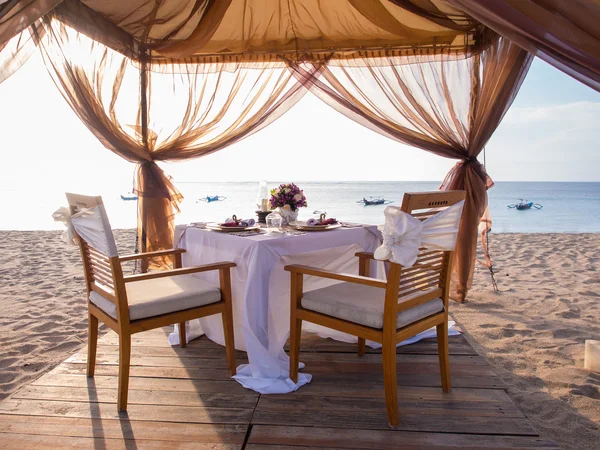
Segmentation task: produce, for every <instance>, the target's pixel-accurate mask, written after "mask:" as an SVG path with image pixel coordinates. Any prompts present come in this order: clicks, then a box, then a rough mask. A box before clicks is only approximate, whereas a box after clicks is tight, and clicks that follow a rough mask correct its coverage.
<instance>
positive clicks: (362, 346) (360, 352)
mask: <svg viewBox="0 0 600 450" xmlns="http://www.w3.org/2000/svg"><path fill="white" fill-rule="evenodd" d="M365 342H366V340H365V338H361V337H359V338H358V356H359V357H361V356H365Z"/></svg>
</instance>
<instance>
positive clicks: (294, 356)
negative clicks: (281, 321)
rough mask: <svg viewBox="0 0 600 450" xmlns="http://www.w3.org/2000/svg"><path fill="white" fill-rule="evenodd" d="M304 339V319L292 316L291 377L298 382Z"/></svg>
mask: <svg viewBox="0 0 600 450" xmlns="http://www.w3.org/2000/svg"><path fill="white" fill-rule="evenodd" d="M301 339H302V320H300V319H296V318H292V320H291V323H290V378H291V380H292V381H293V382H294V383H297V382H298V364H300V340H301Z"/></svg>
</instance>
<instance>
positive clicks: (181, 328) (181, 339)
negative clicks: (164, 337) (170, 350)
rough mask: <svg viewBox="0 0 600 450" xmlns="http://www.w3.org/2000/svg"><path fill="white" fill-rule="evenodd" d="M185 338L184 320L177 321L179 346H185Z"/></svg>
mask: <svg viewBox="0 0 600 450" xmlns="http://www.w3.org/2000/svg"><path fill="white" fill-rule="evenodd" d="M186 345H187V339H186V336H185V322H179V346H180V347H181V348H185V346H186Z"/></svg>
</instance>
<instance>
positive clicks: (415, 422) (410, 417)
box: [252, 397, 538, 436]
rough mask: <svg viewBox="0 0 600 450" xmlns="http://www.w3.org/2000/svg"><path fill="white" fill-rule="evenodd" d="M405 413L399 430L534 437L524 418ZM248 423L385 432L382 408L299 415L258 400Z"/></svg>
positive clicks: (444, 411) (311, 411) (444, 412)
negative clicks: (264, 405)
mask: <svg viewBox="0 0 600 450" xmlns="http://www.w3.org/2000/svg"><path fill="white" fill-rule="evenodd" d="M262 398H264V397H262ZM262 398H261V400H262ZM405 410H406V409H405V408H404V406H403V404H402V403H401V404H400V425H399V427H398V429H399V430H404V431H418V432H428V433H467V434H484V435H485V434H505V435H530V436H537V435H538V434H537V432H536V431H535V430H534V429H533V428H532V427H531V425H530V424H529V423H528V421H527V419H525V418H523V417H503V416H502V415H501V414H500V413H498V414H495V415H492V416H482V415H479V414H473V415H463V414H457V410H449V409H442V410H440V411H439V413H437V411H434V412H435V413H433V414H427V413H425V412H424V411H423V409H419V408H415V409H413V411H415V412H414V413H405ZM252 423H253V424H259V425H284V426H288V425H289V424H292V423H293V424H294V425H297V426H311V427H315V426H323V427H331V428H342V429H344V431H343V432H341V431H340V434H343V433H345V432H346V431H347V430H348V429H353V428H355V429H369V430H377V429H379V430H388V429H389V425H388V420H387V414H386V409H385V406H383V407H382V408H381V409H378V410H376V411H371V412H366V411H349V410H336V411H331V410H328V411H326V412H323V411H321V410H318V409H308V408H304V409H303V410H302V411H301V412H299V411H294V410H284V411H281V410H276V411H271V410H268V409H265V408H263V407H262V406H261V401H259V404H258V407H257V409H256V411H255V413H254V416H253V418H252Z"/></svg>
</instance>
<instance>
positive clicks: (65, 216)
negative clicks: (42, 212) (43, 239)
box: [52, 206, 75, 245]
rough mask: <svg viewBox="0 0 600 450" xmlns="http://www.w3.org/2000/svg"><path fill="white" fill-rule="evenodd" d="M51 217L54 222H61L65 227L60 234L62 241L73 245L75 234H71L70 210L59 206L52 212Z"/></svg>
mask: <svg viewBox="0 0 600 450" xmlns="http://www.w3.org/2000/svg"><path fill="white" fill-rule="evenodd" d="M52 218H53V219H54V221H55V222H62V223H63V224H64V225H65V226H66V227H67V229H66V230H65V231H63V233H62V234H61V236H60V238H61V239H62V241H63V242H65V243H67V244H69V245H75V241H74V238H75V235H74V234H73V224H72V223H71V211H69V208H65V207H64V206H61V207H60V208H58V209H57V210H56V211H54V212H53V213H52Z"/></svg>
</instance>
